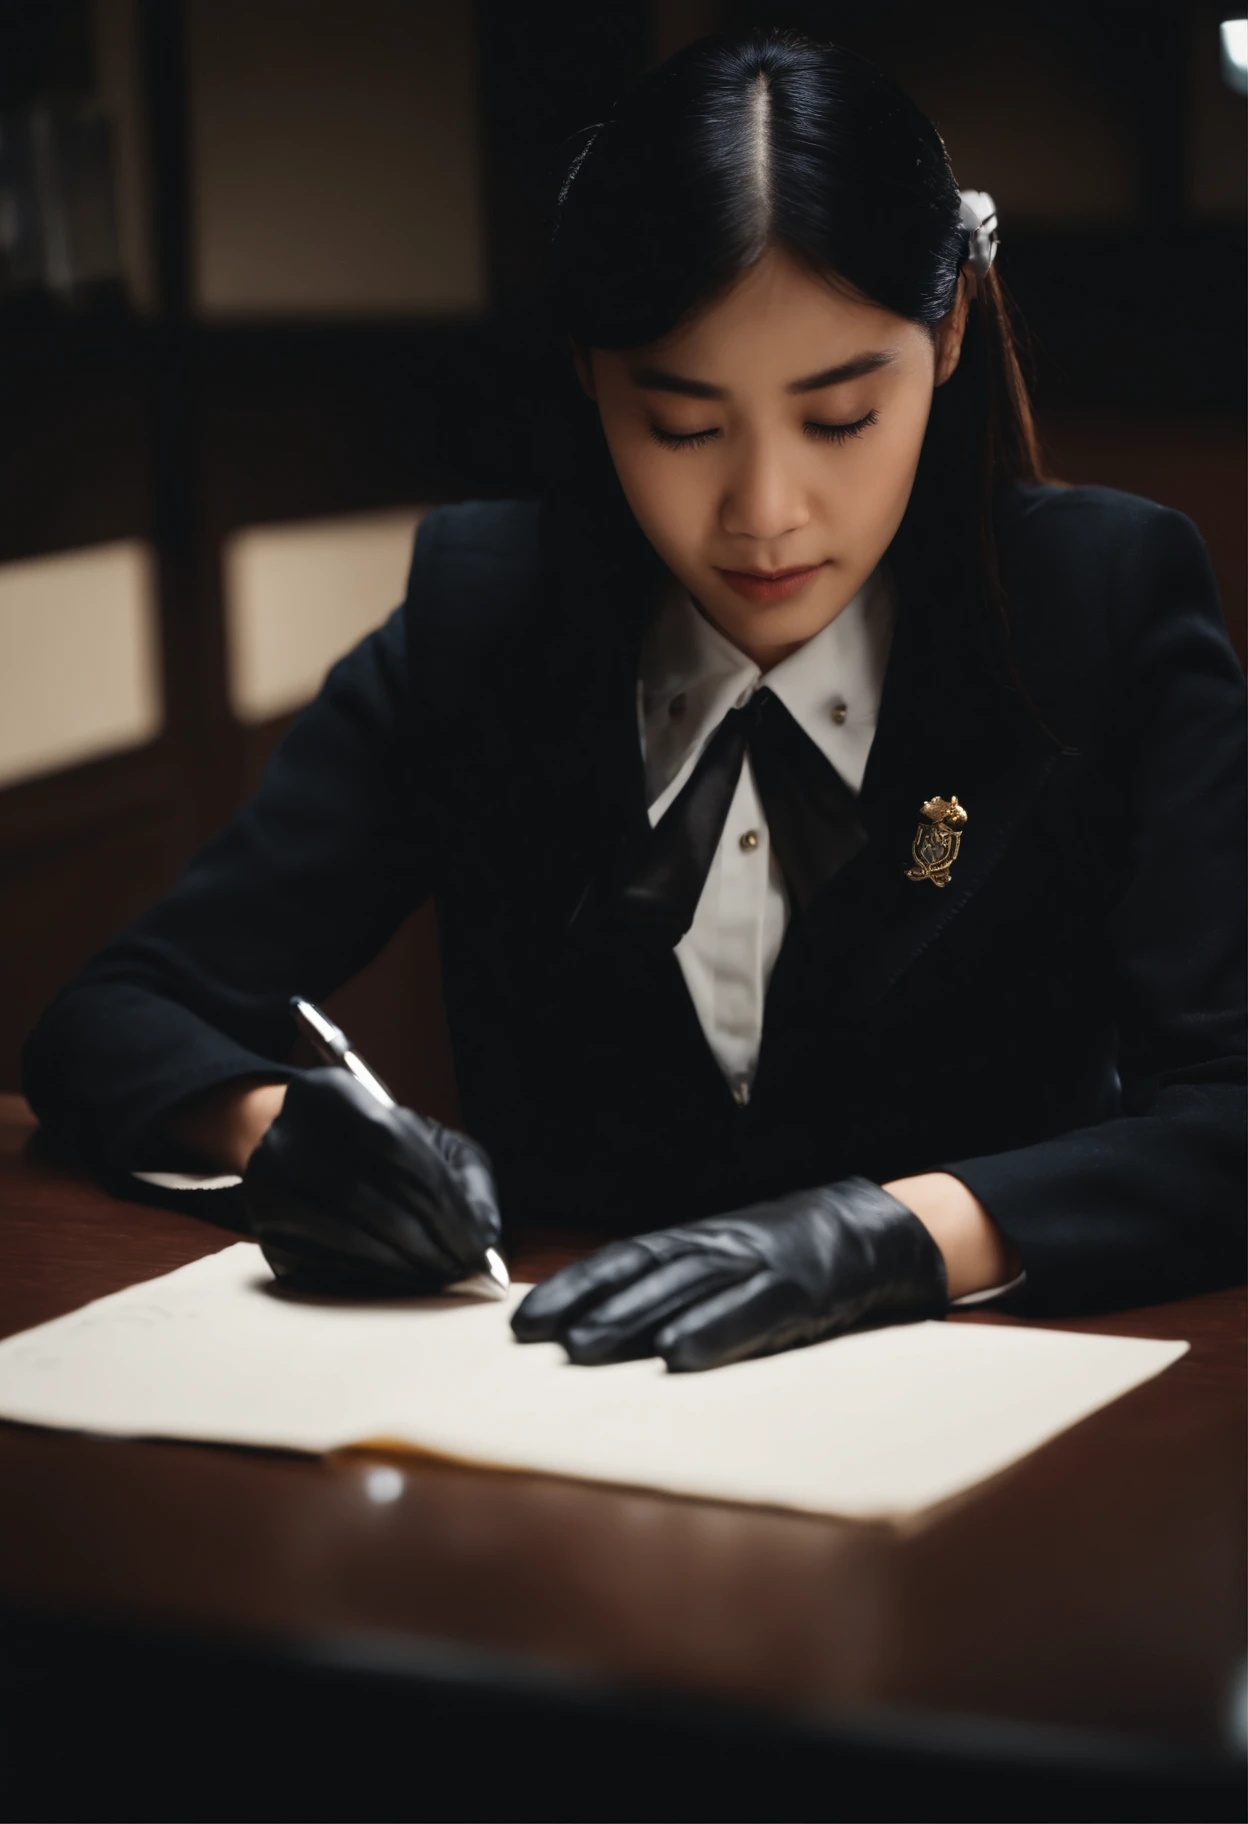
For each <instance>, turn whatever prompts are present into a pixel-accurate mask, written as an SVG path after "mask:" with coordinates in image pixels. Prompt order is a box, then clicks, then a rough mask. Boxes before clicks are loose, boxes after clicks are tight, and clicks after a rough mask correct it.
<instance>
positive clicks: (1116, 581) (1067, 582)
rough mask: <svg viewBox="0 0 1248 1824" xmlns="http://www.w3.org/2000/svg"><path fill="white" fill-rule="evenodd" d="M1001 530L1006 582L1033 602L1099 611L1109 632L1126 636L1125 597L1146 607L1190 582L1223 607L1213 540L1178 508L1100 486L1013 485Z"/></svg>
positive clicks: (1003, 503) (1001, 505)
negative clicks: (1062, 602) (1040, 598)
mask: <svg viewBox="0 0 1248 1824" xmlns="http://www.w3.org/2000/svg"><path fill="white" fill-rule="evenodd" d="M997 532H998V546H999V556H1000V561H1001V567H1002V573H1003V580H1004V581H1005V583H1006V586H1007V589H1008V590H1009V592H1010V594H1011V596H1015V595H1017V596H1019V597H1021V598H1022V600H1023V601H1024V602H1025V601H1026V600H1027V599H1028V598H1029V597H1034V596H1035V595H1036V594H1037V593H1041V594H1043V595H1045V596H1046V597H1047V598H1048V600H1047V604H1046V605H1047V608H1048V612H1050V613H1054V612H1060V607H1059V605H1058V604H1056V603H1054V602H1053V599H1052V598H1053V594H1054V591H1055V589H1058V588H1060V592H1061V595H1062V596H1063V597H1064V598H1065V599H1066V600H1067V601H1069V602H1072V603H1077V604H1078V606H1079V610H1080V613H1081V615H1082V616H1084V617H1086V616H1087V614H1089V613H1091V614H1092V615H1093V617H1094V618H1096V617H1097V614H1098V611H1100V613H1101V614H1103V616H1104V619H1105V622H1106V633H1107V634H1110V633H1113V632H1122V631H1124V629H1123V628H1122V626H1121V624H1120V609H1121V607H1122V598H1124V597H1125V598H1127V600H1128V602H1138V601H1139V599H1140V595H1141V584H1142V583H1144V584H1146V585H1147V587H1146V589H1145V591H1144V593H1145V594H1146V595H1148V596H1149V597H1152V598H1155V599H1157V598H1164V596H1165V593H1166V590H1167V588H1168V587H1170V586H1172V585H1174V584H1176V583H1180V584H1182V583H1184V582H1186V584H1187V585H1188V586H1189V587H1193V586H1194V587H1196V588H1197V589H1198V590H1199V591H1200V592H1202V593H1205V594H1207V595H1209V596H1211V597H1212V598H1213V601H1214V603H1215V605H1216V603H1217V585H1216V583H1215V581H1214V577H1213V569H1212V566H1211V564H1210V561H1209V554H1208V551H1207V550H1206V547H1205V541H1204V539H1203V538H1202V537H1201V534H1200V530H1199V528H1198V527H1197V526H1196V524H1195V522H1194V521H1193V520H1192V519H1190V518H1189V517H1188V515H1187V514H1186V513H1181V512H1179V511H1178V509H1177V508H1174V507H1166V506H1162V504H1161V503H1160V502H1159V501H1156V500H1149V499H1148V498H1147V497H1146V496H1145V495H1143V494H1129V493H1127V492H1126V491H1125V490H1124V489H1121V488H1107V487H1099V486H1092V485H1087V486H1078V487H1066V486H1062V485H1060V484H1057V483H1053V482H1011V483H1009V484H1008V485H1007V486H1006V487H1004V488H1003V489H1002V490H1001V493H1000V495H999V496H998V508H997Z"/></svg>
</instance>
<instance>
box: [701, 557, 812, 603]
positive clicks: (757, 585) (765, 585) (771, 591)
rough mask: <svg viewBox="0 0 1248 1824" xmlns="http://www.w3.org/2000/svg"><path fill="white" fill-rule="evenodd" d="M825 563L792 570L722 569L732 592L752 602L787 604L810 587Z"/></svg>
mask: <svg viewBox="0 0 1248 1824" xmlns="http://www.w3.org/2000/svg"><path fill="white" fill-rule="evenodd" d="M823 568H824V565H823V564H796V565H794V566H793V567H792V568H791V569H788V570H721V571H720V572H719V574H720V575H721V576H722V577H723V579H724V581H725V582H726V583H727V585H728V587H729V588H730V589H733V590H735V591H736V593H737V594H738V595H743V596H744V597H745V598H746V600H747V601H751V602H784V601H788V599H789V598H790V596H794V595H796V594H797V593H798V591H799V590H801V589H804V588H806V586H807V584H808V583H810V582H812V581H813V580H814V578H815V577H816V576H817V575H818V574H819V572H820V570H822V569H823Z"/></svg>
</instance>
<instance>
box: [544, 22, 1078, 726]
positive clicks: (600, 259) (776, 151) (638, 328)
mask: <svg viewBox="0 0 1248 1824" xmlns="http://www.w3.org/2000/svg"><path fill="white" fill-rule="evenodd" d="M961 200H962V199H961V194H960V192H959V188H958V183H957V180H956V178H955V177H954V174H953V168H952V166H951V164H950V161H949V155H948V153H947V151H946V149H945V144H944V141H943V140H942V139H941V137H940V134H939V133H938V131H937V130H936V128H935V126H934V125H933V124H932V122H931V121H930V120H929V119H928V118H927V116H926V115H925V114H924V113H923V112H922V110H921V109H920V108H918V107H917V106H916V105H915V103H914V102H913V101H911V100H910V98H909V97H908V96H907V95H906V94H905V93H904V91H903V90H902V89H900V88H899V87H898V86H897V84H896V83H895V82H893V81H892V80H891V78H889V77H888V76H886V75H885V74H884V73H883V71H881V70H879V69H878V68H877V67H876V66H875V65H874V64H872V63H870V62H869V61H868V60H867V59H866V58H863V57H861V56H859V55H857V54H856V53H855V52H852V51H849V50H846V49H845V48H843V47H842V46H840V45H836V44H829V43H822V42H818V41H816V40H814V39H811V38H808V37H806V36H804V35H802V34H800V33H797V32H792V31H783V30H761V29H759V30H753V31H748V32H742V33H733V34H716V35H713V36H710V37H706V38H702V39H699V40H698V41H697V42H696V43H694V44H691V45H688V46H686V47H685V48H684V49H682V50H680V51H678V52H677V53H676V54H675V55H674V56H672V57H671V58H669V59H668V60H667V62H665V63H664V64H662V65H661V66H660V67H659V68H657V69H656V70H654V71H652V72H651V73H650V74H649V75H647V76H646V77H644V78H643V79H642V80H641V81H640V82H639V83H638V84H637V85H636V86H635V87H634V88H633V89H632V90H631V91H630V92H629V93H628V94H626V95H625V96H623V97H622V98H621V99H620V101H619V102H618V103H617V104H616V106H615V108H614V109H613V111H612V113H611V115H610V117H609V118H608V119H607V120H606V121H605V122H603V123H601V125H599V126H597V127H595V128H593V129H592V130H591V131H590V133H589V136H588V138H587V140H586V142H585V143H584V145H583V146H581V148H580V149H579V151H578V152H577V154H576V156H575V158H574V159H573V160H572V163H571V166H570V168H569V169H568V170H567V171H566V173H565V174H564V175H563V178H562V183H561V187H560V193H559V198H558V204H557V208H556V212H555V221H554V231H553V238H552V243H551V249H550V255H551V267H550V289H549V297H550V304H551V309H552V316H553V325H552V326H553V329H554V332H555V334H556V336H557V337H559V338H560V339H562V340H563V342H564V346H565V348H566V345H567V339H568V338H571V340H572V341H573V342H575V343H577V344H579V345H581V346H583V347H585V348H613V349H621V348H640V347H644V346H646V345H648V344H650V343H652V342H655V341H658V340H659V339H660V338H662V337H663V336H665V335H667V334H668V333H669V332H670V331H672V330H673V329H674V328H676V327H677V326H678V325H679V324H681V323H683V322H685V321H687V320H689V319H690V318H691V317H693V316H694V315H695V314H697V313H698V312H699V311H701V310H703V309H704V308H705V307H706V306H707V305H709V304H711V303H713V302H714V301H715V300H716V299H717V298H719V297H722V296H723V295H724V294H725V293H726V292H727V291H728V290H729V289H730V288H731V287H732V285H733V284H734V283H735V282H736V281H737V280H738V279H739V278H740V277H741V275H742V274H743V273H745V272H746V271H747V270H748V269H749V268H750V267H751V266H753V265H754V264H755V262H756V261H758V260H759V259H760V258H761V257H762V255H763V254H764V253H765V252H766V251H767V250H768V248H770V247H782V248H783V249H785V250H786V251H787V252H788V253H789V254H791V255H792V256H794V257H795V258H797V259H798V260H799V261H801V262H802V263H803V264H804V265H805V266H806V267H807V268H808V269H809V270H811V271H813V272H815V273H817V274H819V275H821V276H822V277H824V278H825V279H826V280H827V281H828V282H830V283H831V284H833V285H834V286H839V287H841V288H845V287H848V288H850V290H851V292H856V293H857V294H858V295H860V296H861V297H863V298H865V299H867V300H869V301H871V302H874V303H876V304H879V305H882V306H883V307H884V308H885V309H887V310H890V311H892V312H893V313H895V314H896V315H898V316H902V317H906V318H908V319H910V320H911V321H912V322H915V323H919V324H921V325H923V326H924V327H925V328H926V329H927V330H928V332H929V334H931V335H932V336H933V338H934V337H935V330H936V325H937V323H938V322H939V321H940V319H941V318H942V317H943V316H944V315H945V313H946V312H947V311H948V310H950V309H951V308H952V306H953V304H954V302H955V298H956V293H957V283H958V275H959V271H960V269H961V266H962V263H963V261H964V260H965V259H966V258H967V255H968V251H969V244H968V231H967V229H966V228H965V226H964V225H963V223H962V220H961ZM998 264H999V257H998V259H994V261H993V263H992V265H991V266H990V267H989V269H988V271H987V272H986V273H985V274H983V275H980V276H978V278H977V280H976V283H975V289H974V294H973V298H972V302H971V304H970V307H969V311H968V317H967V323H966V330H965V334H964V337H963V344H962V351H961V356H960V360H959V363H958V366H957V368H956V370H955V372H954V373H953V375H952V376H951V377H950V378H949V379H948V380H947V381H946V382H945V383H944V385H943V386H940V387H937V388H936V389H935V392H934V395H933V400H932V409H931V415H930V418H929V421H928V427H927V432H926V436H925V440H924V444H923V449H922V453H921V456H920V459H919V466H918V470H917V473H916V476H915V483H914V488H913V490H912V493H911V497H910V501H909V503H908V505H907V509H906V514H905V517H904V520H903V523H902V525H901V527H900V528H899V530H898V533H897V536H896V538H895V539H894V541H893V545H892V546H891V547H890V550H889V554H888V555H889V558H890V561H891V562H892V563H893V564H894V565H895V566H896V567H897V569H898V570H899V572H900V573H901V575H902V585H903V589H904V588H905V587H906V586H907V583H909V586H911V587H914V586H916V585H917V586H918V587H919V588H920V589H921V591H922V593H923V596H924V598H925V599H926V600H927V601H928V602H930V603H931V604H932V606H933V610H934V612H937V613H939V614H941V616H942V617H944V624H945V625H946V627H947V628H948V630H949V632H950V634H951V635H952V637H955V638H957V637H959V634H961V635H962V636H963V637H964V638H966V639H967V640H969V641H970V642H971V643H972V644H973V645H974V647H975V648H976V649H977V650H978V651H979V653H980V654H981V655H982V656H983V657H984V658H985V659H986V660H987V662H988V664H989V666H990V667H991V669H992V672H993V674H994V675H995V676H996V677H997V678H998V679H999V681H1000V682H1001V683H1002V685H1003V686H1004V687H1005V688H1006V689H1007V690H1008V691H1010V692H1011V693H1012V694H1013V695H1014V696H1015V697H1016V698H1017V700H1018V701H1019V702H1020V703H1021V705H1022V706H1023V707H1024V710H1025V712H1026V713H1027V715H1028V716H1029V718H1030V719H1031V721H1032V723H1033V727H1037V728H1039V729H1040V730H1041V731H1042V732H1043V733H1044V734H1045V735H1046V736H1049V738H1055V737H1052V735H1051V731H1049V730H1048V729H1047V727H1046V725H1045V724H1044V722H1043V720H1042V719H1041V717H1040V715H1039V712H1038V711H1037V710H1036V708H1035V706H1034V704H1033V703H1032V702H1031V699H1030V697H1029V695H1028V693H1027V690H1026V687H1025V685H1024V684H1023V682H1022V679H1021V677H1020V675H1019V671H1018V667H1017V664H1016V660H1015V654H1014V646H1013V641H1012V638H1011V628H1010V615H1009V605H1008V601H1007V599H1006V595H1005V591H1004V588H1003V586H1002V581H1001V577H1000V573H999V569H998V563H997V536H996V509H997V501H998V497H999V490H1000V488H1001V485H1002V484H1003V483H1008V482H1011V481H1023V482H1039V481H1049V480H1052V479H1054V478H1053V477H1051V476H1049V475H1047V474H1046V473H1045V471H1044V466H1043V460H1042V455H1041V451H1040V447H1039V443H1038V439H1037V435H1036V430H1035V425H1034V421H1033V418H1032V412H1031V405H1030V400H1029V395H1028V387H1027V383H1026V380H1025V378H1024V372H1023V366H1022V362H1021V360H1020V337H1021V332H1020V331H1019V330H1016V313H1015V312H1014V311H1013V308H1012V306H1011V303H1010V301H1009V299H1008V297H1007V293H1006V289H1005V286H1004V284H1003V282H1002V280H1001V277H1000V274H999V273H998V271H997V266H998ZM567 365H568V369H569V371H570V365H571V364H570V359H569V361H568V364H567ZM562 410H563V412H564V414H565V422H566V420H567V417H568V416H569V415H570V418H571V421H572V423H573V427H574V428H573V431H572V438H571V444H570V446H569V447H570V448H571V451H572V460H571V461H570V462H569V463H567V464H566V466H565V468H564V475H563V482H564V485H566V486H568V487H571V488H575V489H578V490H579V491H580V492H581V494H582V495H583V496H584V497H586V498H587V499H588V498H589V497H591V496H592V497H593V498H594V504H595V506H596V508H597V509H598V510H599V511H600V512H602V513H604V514H605V515H606V522H605V523H608V524H613V525H614V526H615V528H616V532H617V534H618V536H620V537H621V538H624V539H626V538H628V537H629V536H635V531H636V529H635V524H633V523H632V516H631V513H630V511H629V509H628V507H627V504H626V502H625V501H624V496H623V492H622V490H621V489H620V487H619V483H618V480H617V479H616V477H615V474H614V468H613V465H612V464H611V460H610V455H609V452H608V451H607V449H606V443H605V438H604V437H603V435H602V431H601V426H600V424H599V422H598V417H597V412H596V410H595V409H594V408H593V407H592V406H591V405H589V402H588V401H586V400H585V399H584V398H583V397H582V396H578V395H577V393H576V390H575V389H574V387H573V385H572V384H571V381H570V378H569V380H568V385H567V392H566V394H565V396H564V399H563V402H562ZM630 526H631V531H630ZM956 616H960V617H962V626H961V628H959V627H958V624H957V621H956V620H955V618H954V617H956Z"/></svg>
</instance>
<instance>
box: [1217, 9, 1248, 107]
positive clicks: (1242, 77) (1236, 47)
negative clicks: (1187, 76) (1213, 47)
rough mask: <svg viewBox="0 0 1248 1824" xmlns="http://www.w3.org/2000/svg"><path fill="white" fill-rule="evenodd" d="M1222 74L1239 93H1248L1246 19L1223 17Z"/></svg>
mask: <svg viewBox="0 0 1248 1824" xmlns="http://www.w3.org/2000/svg"><path fill="white" fill-rule="evenodd" d="M1221 36H1222V74H1223V75H1224V76H1225V77H1226V80H1227V81H1228V82H1229V83H1230V85H1231V87H1232V88H1233V89H1235V90H1237V91H1238V93H1239V94H1240V95H1248V19H1224V20H1223V21H1222V26H1221Z"/></svg>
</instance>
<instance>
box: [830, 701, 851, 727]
mask: <svg viewBox="0 0 1248 1824" xmlns="http://www.w3.org/2000/svg"><path fill="white" fill-rule="evenodd" d="M848 714H849V710H848V709H847V708H846V706H845V704H844V703H842V702H841V701H840V699H839V698H838V699H837V701H836V702H835V703H834V704H833V705H832V720H833V721H834V722H843V721H844V720H845V718H846V716H847V715H848Z"/></svg>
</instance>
